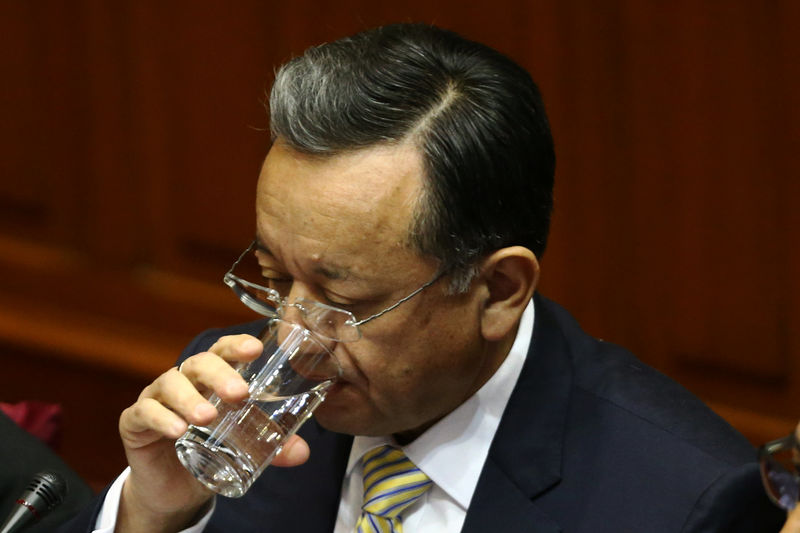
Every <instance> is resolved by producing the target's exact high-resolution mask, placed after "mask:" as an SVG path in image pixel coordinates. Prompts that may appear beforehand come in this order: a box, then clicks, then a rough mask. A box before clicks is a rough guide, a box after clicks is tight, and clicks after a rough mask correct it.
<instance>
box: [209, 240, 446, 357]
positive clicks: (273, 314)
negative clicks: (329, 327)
mask: <svg viewBox="0 0 800 533" xmlns="http://www.w3.org/2000/svg"><path fill="white" fill-rule="evenodd" d="M257 246H258V239H253V241H252V242H251V243H250V245H249V246H248V247H247V248H246V249H245V251H244V252H242V253H241V255H239V257H238V258H237V259H236V261H234V262H233V264H232V265H231V268H229V269H228V271H227V272H226V273H225V275H224V276H222V281H223V282H224V283H225V285H227V286H228V287H230V288H231V290H232V291H233V292H234V294H236V296H237V297H238V298H239V300H240V301H241V302H242V303H243V304H245V305H246V306H247V307H249V308H250V309H252V310H253V311H255V312H257V313H259V314H262V315H264V316H266V317H269V318H278V317H280V314H279V313H278V311H279V309H277V308H276V309H272V307H271V306H268V305H267V304H265V303H264V302H261V301H259V300H257V299H255V298H254V297H253V296H252V295H251V294H249V293H248V292H246V291H245V290H244V289H242V288H241V286H240V285H244V286H246V287H252V288H253V289H256V290H259V291H264V292H266V293H268V294H270V295H272V296H274V298H275V301H277V302H278V303H280V306H279V307H284V306H298V302H300V303H302V302H311V303H313V304H315V305H318V306H321V307H322V308H324V309H330V310H332V311H337V312H339V313H344V314H346V315H349V316H350V317H352V320H351V319H347V320H346V321H345V325H347V326H352V327H353V328H355V330H356V332H358V338H357V339H355V340H353V341H341V340H339V339H331V340H335V341H337V342H355V341H356V340H359V339H360V338H361V336H362V335H361V330H360V329H359V326H362V325H363V324H366V323H367V322H371V321H372V320H375V319H376V318H378V317H381V316H383V315H385V314H386V313H388V312H389V311H392V310H394V309H395V308H397V307H398V306H400V304H402V303H404V302H407V301H408V300H410V299H411V298H413V297H414V296H416V295H417V294H419V293H421V292H422V291H423V290H425V289H427V288H428V287H430V286H431V285H433V284H434V283H436V282H437V281H439V280H440V279H441V278H442V277H443V276H444V275H445V271H439V272H437V273H436V275H435V276H434V277H433V278H431V279H430V280H429V281H427V282H425V283H424V284H423V285H422V286H421V287H419V288H418V289H416V290H414V291H413V292H411V293H410V294H409V295H407V296H405V297H403V298H401V299H399V300H398V301H396V302H395V303H393V304H392V305H390V306H389V307H387V308H385V309H383V310H382V311H378V312H377V313H374V314H372V315H370V316H368V317H367V318H364V319H363V320H357V319H356V317H355V315H354V314H353V313H351V312H350V311H348V310H346V309H342V308H341V307H336V306H333V305H329V304H326V303H322V302H319V301H316V300H309V299H307V298H296V299H295V301H294V302H292V303H289V297H288V296H287V297H283V296H281V294H280V293H279V292H278V291H276V290H275V289H273V288H271V287H265V286H263V285H259V284H257V283H253V282H251V281H247V280H246V279H243V278H241V277H239V276H237V275H236V274H234V273H233V271H234V270H235V269H236V267H237V265H238V264H239V263H240V262H241V261H242V259H244V257H245V256H246V255H247V254H249V253H250V252H252V251H253V249H254V248H256V247H257ZM299 307H300V309H302V306H301V305H300V306H299Z"/></svg>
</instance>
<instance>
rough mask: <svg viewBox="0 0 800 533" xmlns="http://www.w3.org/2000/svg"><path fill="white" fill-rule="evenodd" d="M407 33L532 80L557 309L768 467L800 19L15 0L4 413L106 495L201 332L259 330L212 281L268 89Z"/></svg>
mask: <svg viewBox="0 0 800 533" xmlns="http://www.w3.org/2000/svg"><path fill="white" fill-rule="evenodd" d="M395 21H422V22H433V23H436V24H439V25H441V26H444V27H448V28H451V29H454V30H456V31H459V32H461V33H463V34H464V35H466V36H468V37H470V38H473V39H476V40H480V41H483V42H486V43H487V44H490V45H492V46H494V47H496V48H498V49H500V50H501V51H503V52H505V53H507V54H509V55H510V56H512V57H513V58H515V59H516V60H517V61H519V62H520V63H521V64H522V65H524V66H525V67H527V68H528V69H529V70H530V71H531V72H532V73H533V75H534V78H535V79H536V80H537V81H538V83H539V85H540V87H541V89H542V92H543V94H544V97H545V101H546V104H547V108H548V111H549V115H550V118H551V122H552V125H553V131H554V135H555V138H556V149H557V156H558V170H557V187H556V194H557V207H556V215H555V221H554V227H553V234H552V238H551V245H550V248H549V250H548V252H547V253H546V255H545V257H544V279H543V283H542V287H541V290H542V292H543V293H544V294H545V295H547V296H550V297H551V298H554V299H556V300H557V301H560V302H561V303H562V304H564V305H565V306H566V307H568V308H569V309H570V310H571V311H572V312H573V313H574V314H575V315H576V316H577V318H578V319H579V320H580V321H581V323H582V324H583V326H584V327H585V329H587V330H588V331H589V332H591V333H592V334H594V335H596V336H599V337H602V338H605V339H606V340H609V341H613V342H616V343H619V344H622V345H624V346H627V347H628V348H630V349H631V350H633V351H634V352H635V353H636V354H637V355H638V356H639V357H640V358H642V359H643V360H645V361H646V362H648V363H650V364H652V365H654V366H656V367H657V368H659V369H661V370H662V371H664V372H666V373H667V374H669V375H671V376H673V377H674V378H676V379H677V380H678V381H680V382H682V383H683V384H685V385H686V386H687V387H688V388H690V389H691V390H692V391H694V392H695V393H697V394H698V395H700V396H701V397H702V398H703V399H705V400H706V401H707V402H709V403H710V404H711V405H712V406H713V407H714V409H716V410H717V411H718V412H719V413H721V414H722V415H723V416H725V417H726V418H727V419H728V420H730V421H731V422H732V423H733V424H734V425H736V426H737V427H738V428H739V429H740V430H742V431H743V432H744V433H745V434H746V435H747V436H748V437H749V438H750V439H751V440H752V441H753V442H754V443H757V442H759V441H763V440H766V439H769V438H771V437H776V436H778V435H780V434H782V433H784V432H788V431H789V429H790V428H791V427H792V424H793V421H794V420H795V419H796V418H797V417H800V368H798V355H800V281H799V279H800V276H798V273H800V252H798V247H797V244H798V230H797V228H798V223H800V210H798V208H797V202H798V198H800V185H798V182H799V180H798V178H800V176H799V175H798V157H797V154H798V153H800V146H798V142H799V139H800V138H799V137H798V124H800V116H798V115H799V114H800V109H798V95H800V75H799V74H798V65H800V61H798V49H799V48H800V45H798V39H797V36H796V32H797V25H798V21H800V3H799V2H795V1H793V0H775V1H770V2H762V1H736V2H722V1H713V0H706V1H697V0H691V1H690V0H677V1H669V2H667V1H656V0H654V1H641V0H606V1H604V2H592V1H588V0H587V1H576V0H571V1H556V0H552V1H531V0H497V1H495V2H491V3H490V4H486V3H482V4H481V5H475V6H470V5H467V3H465V2H458V1H455V0H438V1H437V0H409V1H407V2H404V3H403V2H401V3H397V2H394V3H386V5H380V3H378V2H372V1H369V0H337V1H335V2H334V1H332V0H320V1H312V0H296V1H294V2H277V1H254V0H250V1H236V2H211V1H205V2H204V1H199V2H198V1H171V2H156V1H115V2H105V1H100V0H97V1H91V0H80V1H79V0H75V1H66V0H65V1H41V2H16V1H6V2H2V3H0V76H2V79H3V82H2V84H0V102H2V118H0V147H2V148H1V149H2V153H1V154H0V364H2V378H0V384H2V393H0V400H2V401H18V400H22V399H37V400H46V401H56V402H60V403H62V404H63V405H64V408H65V415H66V427H65V435H64V441H63V445H62V447H61V450H60V451H61V454H62V456H63V457H64V458H65V459H66V460H67V461H68V462H69V463H71V464H72V465H73V466H74V467H75V468H76V469H77V470H78V471H79V473H81V474H82V475H83V476H84V477H85V478H86V479H87V480H89V481H90V482H91V483H92V484H94V485H95V486H102V485H103V484H105V483H106V482H107V481H109V480H110V479H112V478H113V476H114V475H115V474H116V473H117V472H118V471H119V470H120V469H121V468H122V467H123V465H124V463H125V461H124V457H123V455H122V452H121V446H120V444H119V443H118V438H117V433H116V423H117V422H116V421H117V417H118V414H119V412H120V411H121V410H122V409H123V408H124V407H125V406H127V405H129V404H130V403H132V402H133V401H134V400H135V398H136V396H137V394H138V392H139V391H140V389H141V388H142V387H143V386H144V385H145V384H147V383H148V382H149V381H150V380H151V379H152V378H153V377H154V376H156V375H157V374H159V373H160V372H161V371H163V370H164V369H166V368H168V367H169V366H170V365H171V364H172V362H173V361H174V359H175V357H176V356H177V354H178V353H179V351H180V350H181V348H182V346H183V345H184V344H185V343H186V342H187V341H188V340H189V339H190V338H191V337H192V336H193V335H194V334H196V333H197V332H199V331H201V330H203V329H205V328H208V327H212V326H221V325H226V324H231V323H235V322H238V321H243V320H249V319H251V318H253V315H252V314H250V313H249V312H248V311H247V310H246V309H244V308H243V306H241V304H239V303H238V301H236V299H235V298H234V297H233V296H232V295H231V294H229V293H228V292H227V289H225V288H224V287H223V286H222V284H221V281H220V280H221V276H222V274H223V273H224V271H225V270H226V269H227V267H228V266H229V264H230V263H231V261H232V260H233V259H234V258H235V256H236V254H237V253H238V252H239V251H240V250H241V249H242V248H243V247H244V246H245V245H246V244H247V243H248V241H249V239H250V238H251V236H252V234H253V225H254V222H253V187H254V184H255V179H256V175H257V171H258V168H259V165H260V163H261V160H262V158H263V156H264V155H265V153H266V150H267V145H268V135H267V134H266V133H265V131H264V130H265V128H266V126H267V119H266V116H265V113H264V109H263V106H262V100H263V99H264V96H265V92H266V90H267V88H268V87H269V85H270V83H271V78H272V72H273V69H274V67H275V66H276V65H278V64H279V63H281V62H283V61H284V60H286V59H288V58H289V57H291V56H292V55H296V54H299V53H301V52H302V51H303V50H304V49H305V48H306V47H307V46H309V45H312V44H316V43H319V42H322V41H328V40H333V39H336V38H338V37H340V36H343V35H347V34H350V33H353V32H355V31H357V30H359V29H363V28H366V27H370V26H374V25H377V24H381V23H387V22H395Z"/></svg>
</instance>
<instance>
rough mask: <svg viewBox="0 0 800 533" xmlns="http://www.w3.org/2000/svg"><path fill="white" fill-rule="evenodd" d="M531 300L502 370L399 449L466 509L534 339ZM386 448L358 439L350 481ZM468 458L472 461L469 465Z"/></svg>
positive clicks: (378, 441)
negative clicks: (367, 458)
mask: <svg viewBox="0 0 800 533" xmlns="http://www.w3.org/2000/svg"><path fill="white" fill-rule="evenodd" d="M533 322H534V308H533V300H531V301H530V302H529V303H528V306H527V307H526V308H525V311H524V312H523V313H522V317H521V319H520V323H519V328H518V329H517V336H516V338H515V339H514V344H513V345H512V346H511V350H510V351H509V352H508V355H507V356H506V358H505V360H504V361H503V363H502V364H501V365H500V368H498V369H497V371H496V372H495V373H494V375H493V376H492V377H491V378H489V380H488V381H487V382H486V383H484V384H483V386H482V387H481V388H480V389H479V390H478V392H476V393H475V394H473V395H472V396H470V397H469V398H468V399H467V401H465V402H464V403H462V404H461V405H460V406H458V407H457V408H456V409H455V410H453V411H452V412H451V413H450V414H448V415H447V416H445V417H444V418H442V419H441V420H439V421H438V422H437V423H436V424H434V425H433V426H431V428H430V429H428V430H427V431H426V432H425V433H423V434H422V435H420V436H419V437H418V438H417V439H416V440H414V441H413V442H411V443H410V444H408V445H407V446H403V447H401V449H402V450H403V452H404V453H405V454H406V456H408V458H409V459H411V461H412V462H413V463H414V464H415V465H417V466H418V467H419V468H420V469H421V470H422V471H423V472H425V474H427V475H428V477H430V478H431V480H433V482H434V483H435V484H436V486H438V487H439V488H441V489H442V490H444V491H445V492H446V493H447V494H448V495H449V496H450V497H451V498H453V499H454V500H455V501H456V502H457V503H458V504H459V505H460V506H461V507H463V508H464V509H466V508H467V507H468V506H469V502H470V500H471V499H472V494H473V493H474V492H475V487H476V486H477V484H478V478H479V477H480V473H481V470H482V469H483V463H484V462H485V461H486V457H487V455H488V454H489V447H490V446H491V443H492V440H493V439H494V434H495V432H496V431H497V427H498V426H499V424H500V418H501V417H502V415H503V411H504V410H505V408H506V404H507V403H508V399H509V398H510V397H511V392H512V390H513V389H514V386H515V385H516V383H517V379H518V378H519V375H520V373H521V372H522V366H523V364H524V363H525V357H526V355H527V353H528V347H529V346H530V342H531V336H532V334H533ZM384 444H391V445H395V446H397V444H396V443H395V441H394V439H393V438H392V437H391V436H383V437H365V436H356V437H355V439H354V440H353V446H352V448H351V450H350V458H349V460H348V463H347V476H348V477H349V476H350V475H351V474H352V473H353V471H354V469H355V468H356V467H357V466H359V464H360V460H361V457H362V456H363V455H364V454H365V453H366V452H367V451H369V450H371V449H372V448H375V447H376V446H381V445H384ZM467 458H468V460H467Z"/></svg>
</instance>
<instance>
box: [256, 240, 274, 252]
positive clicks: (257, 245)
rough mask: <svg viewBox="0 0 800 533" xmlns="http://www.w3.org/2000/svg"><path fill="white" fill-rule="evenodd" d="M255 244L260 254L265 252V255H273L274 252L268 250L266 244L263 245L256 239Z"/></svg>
mask: <svg viewBox="0 0 800 533" xmlns="http://www.w3.org/2000/svg"><path fill="white" fill-rule="evenodd" d="M255 242H256V250H258V251H259V252H264V253H265V254H268V255H272V252H270V251H269V248H267V247H266V246H265V245H264V244H262V243H261V241H259V240H258V239H256V240H255Z"/></svg>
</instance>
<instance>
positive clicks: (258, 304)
mask: <svg viewBox="0 0 800 533" xmlns="http://www.w3.org/2000/svg"><path fill="white" fill-rule="evenodd" d="M256 244H257V242H256V241H253V242H252V243H250V246H248V247H247V249H246V250H245V251H244V252H242V255H240V256H239V258H238V259H237V260H236V261H235V262H234V263H233V265H231V268H230V270H228V272H226V273H225V276H223V278H222V279H223V281H224V282H225V285H227V286H228V287H230V288H231V289H232V290H233V292H234V293H236V295H237V296H238V297H239V300H241V301H242V303H243V304H245V305H246V306H247V307H249V308H250V309H252V310H253V311H255V312H256V313H259V314H262V315H264V316H267V317H270V318H278V317H281V318H285V316H286V312H287V311H288V310H289V309H296V310H297V311H299V313H300V316H301V317H302V320H303V325H304V326H305V327H306V328H307V329H309V330H310V331H313V332H314V333H316V334H317V335H320V336H322V337H324V338H326V339H329V340H332V341H336V342H354V341H357V340H358V339H360V338H361V330H360V329H359V326H362V325H364V324H366V323H367V322H369V321H371V320H375V319H376V318H378V317H379V316H383V315H385V314H386V313H388V312H389V311H391V310H392V309H394V308H396V307H397V306H399V305H400V304H402V303H403V302H406V301H408V300H410V299H411V298H413V297H414V296H416V295H417V294H419V293H420V292H422V291H423V290H425V289H426V288H428V287H430V286H431V285H433V284H434V283H436V282H437V281H438V280H439V279H440V278H441V277H442V276H443V275H444V273H443V272H439V273H438V274H436V276H434V277H433V279H431V280H430V281H428V282H427V283H425V284H424V285H422V286H421V287H420V288H418V289H417V290H415V291H414V292H412V293H411V294H409V295H408V296H406V297H405V298H401V299H400V300H398V301H397V302H395V303H393V304H392V305H390V306H389V307H387V308H386V309H383V310H382V311H379V312H377V313H375V314H373V315H371V316H368V317H367V318H365V319H363V320H357V319H356V317H355V316H354V315H353V313H351V312H350V311H347V310H345V309H341V308H339V307H334V306H332V305H328V304H324V303H322V302H317V301H314V300H309V299H306V298H296V299H294V300H293V301H292V302H289V300H288V298H284V297H283V296H281V295H280V293H279V292H278V291H276V290H275V289H273V288H271V287H264V286H263V285H258V284H257V283H252V282H250V281H247V280H246V279H244V278H242V277H239V276H238V275H236V274H234V273H233V271H234V270H235V269H236V268H237V266H239V265H240V263H246V262H248V261H246V260H245V258H247V257H248V255H249V254H251V252H253V251H254V249H255V248H256ZM251 259H252V261H251V262H250V270H251V273H250V274H251V276H256V275H258V276H260V267H258V265H257V260H256V257H255V254H252V256H251ZM256 272H257V273H256Z"/></svg>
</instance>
